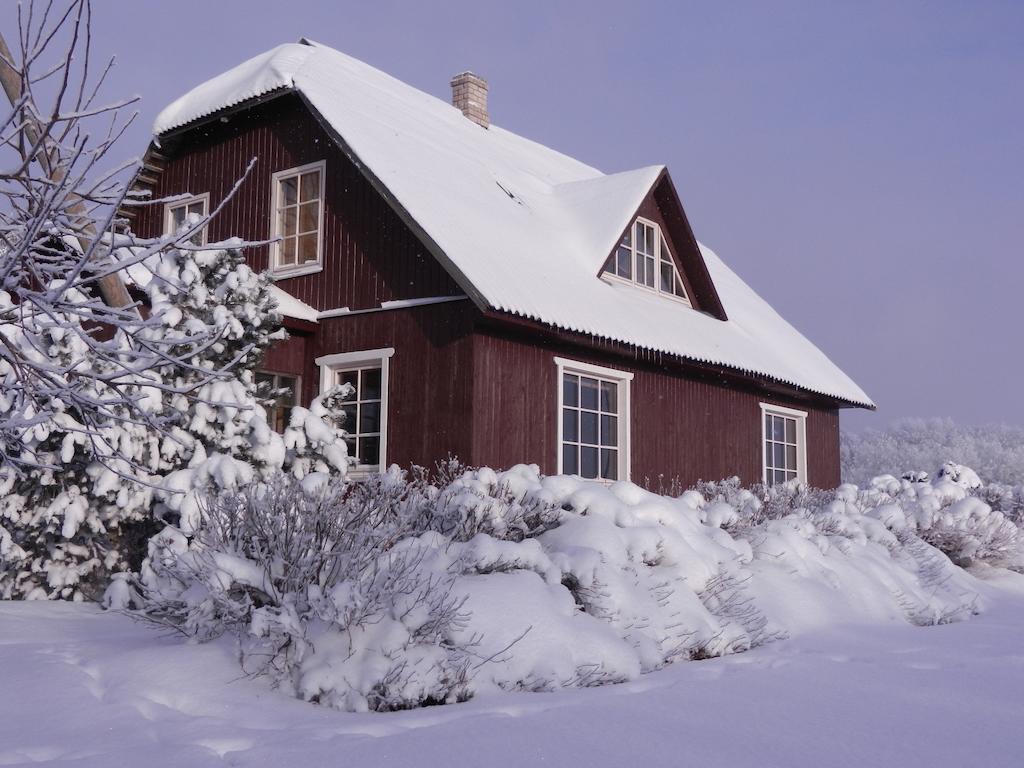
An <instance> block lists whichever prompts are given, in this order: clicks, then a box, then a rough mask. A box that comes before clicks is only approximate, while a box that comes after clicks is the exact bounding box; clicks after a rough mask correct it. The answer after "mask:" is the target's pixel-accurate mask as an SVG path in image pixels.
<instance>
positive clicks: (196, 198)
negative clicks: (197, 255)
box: [164, 192, 210, 245]
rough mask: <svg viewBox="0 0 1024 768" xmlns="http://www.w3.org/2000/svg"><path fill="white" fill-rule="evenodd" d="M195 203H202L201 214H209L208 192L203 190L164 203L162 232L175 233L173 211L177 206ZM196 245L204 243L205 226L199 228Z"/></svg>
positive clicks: (182, 206)
mask: <svg viewBox="0 0 1024 768" xmlns="http://www.w3.org/2000/svg"><path fill="white" fill-rule="evenodd" d="M196 203H202V204H203V214H202V215H203V216H209V215H210V193H209V192H203V193H202V194H201V195H189V196H188V197H183V198H179V199H178V200H174V201H172V202H168V203H164V234H165V235H173V234H175V231H176V230H175V228H174V211H176V210H177V209H178V208H184V207H186V206H189V205H195V204H196ZM197 245H206V227H203V228H202V229H201V230H199V243H197Z"/></svg>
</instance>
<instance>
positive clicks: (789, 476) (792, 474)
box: [786, 472, 796, 480]
mask: <svg viewBox="0 0 1024 768" xmlns="http://www.w3.org/2000/svg"><path fill="white" fill-rule="evenodd" d="M786 480H796V472H787V473H786Z"/></svg>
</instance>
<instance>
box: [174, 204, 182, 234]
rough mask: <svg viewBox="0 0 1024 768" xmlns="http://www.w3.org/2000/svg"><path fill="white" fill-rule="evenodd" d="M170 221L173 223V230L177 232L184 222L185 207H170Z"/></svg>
mask: <svg viewBox="0 0 1024 768" xmlns="http://www.w3.org/2000/svg"><path fill="white" fill-rule="evenodd" d="M171 222H172V223H173V225H174V231H175V232H177V231H178V230H179V229H181V225H182V224H184V223H185V207H184V206H182V207H180V208H173V209H171Z"/></svg>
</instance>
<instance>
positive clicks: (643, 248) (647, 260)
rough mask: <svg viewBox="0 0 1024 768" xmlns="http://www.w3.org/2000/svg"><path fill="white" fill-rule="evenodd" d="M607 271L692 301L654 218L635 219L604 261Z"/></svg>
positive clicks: (655, 289)
mask: <svg viewBox="0 0 1024 768" xmlns="http://www.w3.org/2000/svg"><path fill="white" fill-rule="evenodd" d="M604 274H606V275H609V276H611V277H614V278H618V279H620V280H626V281H628V282H630V283H633V284H634V285H638V286H640V287H641V288H646V289H648V290H651V291H656V292H658V293H660V294H662V295H665V296H670V297H671V298H674V299H678V300H679V301H683V302H686V303H687V304H689V303H690V299H689V297H688V296H687V295H686V288H685V287H684V286H683V279H682V277H681V276H680V275H679V270H678V269H677V268H676V262H675V259H673V258H672V252H671V251H670V250H669V247H668V243H667V242H666V240H665V236H664V235H663V234H662V233H661V227H659V226H658V225H657V224H656V223H654V222H653V221H648V220H647V219H642V218H637V220H636V221H634V222H633V226H631V227H630V228H629V229H627V230H626V233H625V234H624V235H623V236H622V240H621V241H620V242H619V244H618V246H617V247H616V248H615V253H613V254H612V255H611V256H609V257H608V261H607V262H605V265H604Z"/></svg>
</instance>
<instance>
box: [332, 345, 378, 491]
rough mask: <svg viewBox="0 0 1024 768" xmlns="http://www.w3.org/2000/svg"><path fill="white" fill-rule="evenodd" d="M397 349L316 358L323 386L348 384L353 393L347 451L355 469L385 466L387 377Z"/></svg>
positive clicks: (347, 412)
mask: <svg viewBox="0 0 1024 768" xmlns="http://www.w3.org/2000/svg"><path fill="white" fill-rule="evenodd" d="M394 353H395V350H394V349H392V348H390V347H388V348H386V349H371V350H363V351H359V352H342V353H339V354H336V355H326V356H324V357H320V358H317V361H316V363H317V365H318V366H320V371H321V375H320V390H321V392H326V391H327V390H328V389H330V388H331V387H335V386H339V385H345V384H347V385H349V386H351V387H352V394H351V395H350V396H349V398H348V399H347V400H346V401H345V404H344V406H343V410H344V412H345V421H344V423H343V424H342V427H343V428H344V429H345V431H346V432H348V440H347V441H346V442H347V444H348V455H349V456H353V457H355V459H356V466H355V468H354V469H353V472H354V473H355V475H356V476H358V475H359V474H368V473H370V472H379V471H381V470H382V469H383V468H384V467H385V466H386V456H387V434H388V427H387V425H388V417H387V415H388V377H389V368H390V360H391V356H392V355H393V354H394Z"/></svg>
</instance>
